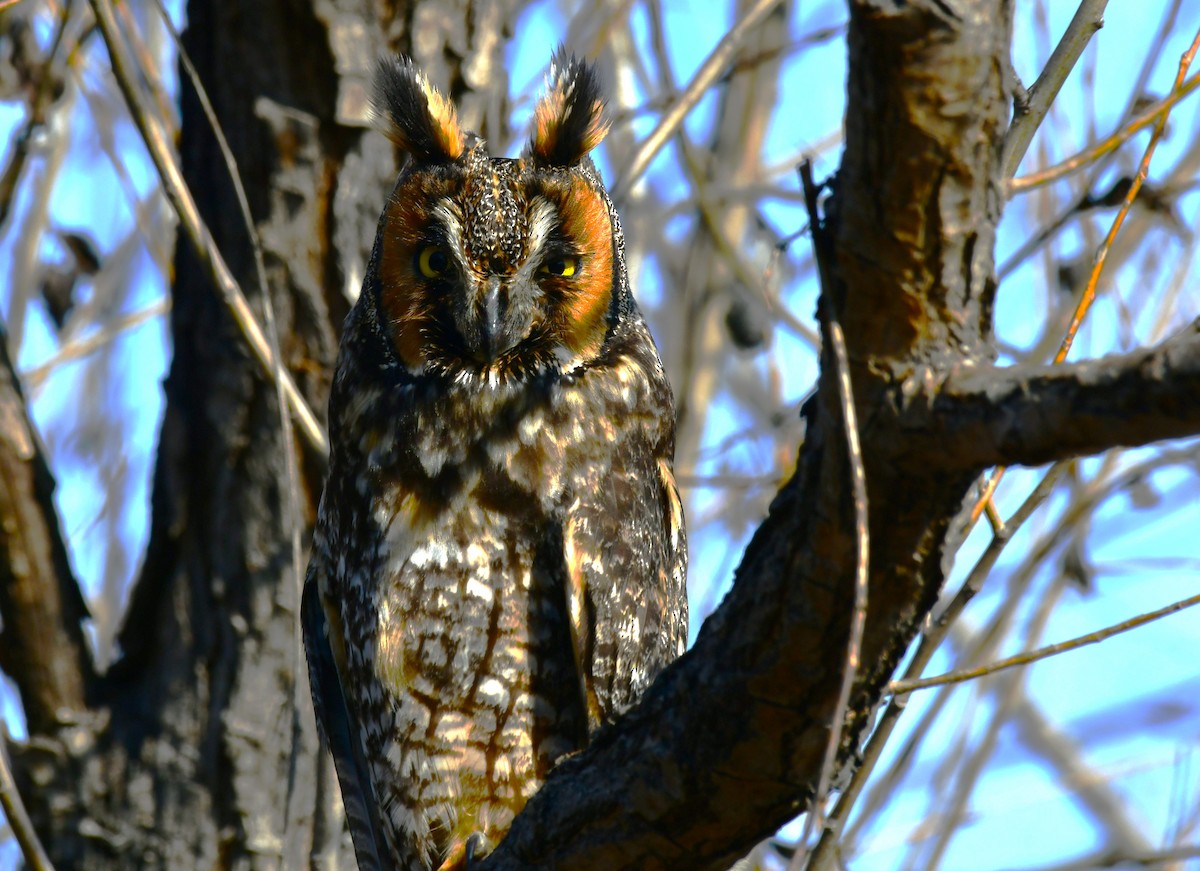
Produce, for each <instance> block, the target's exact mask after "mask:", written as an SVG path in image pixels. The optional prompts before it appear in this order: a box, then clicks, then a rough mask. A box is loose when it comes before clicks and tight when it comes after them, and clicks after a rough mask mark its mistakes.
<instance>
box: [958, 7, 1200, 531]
mask: <svg viewBox="0 0 1200 871" xmlns="http://www.w3.org/2000/svg"><path fill="white" fill-rule="evenodd" d="M1089 2H1099V0H1084V2H1083V3H1081V4H1080V7H1079V10H1077V11H1076V15H1075V19H1074V20H1072V22H1071V26H1072V27H1074V26H1075V21H1076V20H1078V19H1079V13H1080V12H1081V11H1082V10H1083V8H1084V7H1085V6H1087V5H1088V3H1089ZM1105 2H1107V0H1105ZM1099 7H1100V9H1099V11H1100V12H1103V8H1104V2H1099ZM1068 30H1069V29H1068ZM1093 32H1094V31H1093ZM1089 38H1090V34H1089ZM1063 39H1064V40H1065V39H1066V37H1065V36H1064V37H1063ZM1084 43H1085V44H1086V40H1084ZM1061 46H1062V43H1060V44H1059V47H1060V48H1061ZM1198 46H1200V31H1198V32H1197V34H1196V38H1195V39H1194V40H1193V41H1192V45H1191V47H1190V48H1189V49H1188V50H1187V51H1186V52H1184V54H1183V57H1181V58H1180V59H1179V72H1178V73H1177V74H1176V76H1175V83H1174V85H1173V86H1172V88H1171V90H1172V91H1178V90H1179V89H1180V88H1181V87H1182V85H1183V81H1184V78H1185V76H1186V75H1187V71H1188V67H1189V66H1190V65H1191V62H1192V58H1193V57H1194V56H1195V53H1196V49H1197V47H1198ZM1080 51H1082V46H1080ZM1055 54H1056V55H1057V54H1058V51H1057V50H1055ZM1051 60H1052V61H1053V58H1051ZM1073 62H1074V61H1072V63H1073ZM1047 67H1049V64H1048V65H1047ZM1040 81H1041V79H1039V82H1040ZM1060 84H1061V83H1060ZM1172 105H1173V104H1172ZM1169 114H1170V109H1169V107H1168V108H1167V109H1165V110H1163V111H1162V112H1160V113H1158V114H1157V115H1156V120H1155V122H1154V132H1153V133H1151V135H1150V142H1149V143H1147V145H1146V150H1145V152H1144V153H1143V154H1142V159H1141V162H1140V163H1139V164H1138V170H1137V173H1136V174H1135V175H1134V177H1133V183H1132V184H1130V186H1129V191H1128V192H1127V193H1126V194H1125V198H1124V200H1123V201H1122V203H1121V208H1120V210H1119V211H1118V212H1117V216H1116V217H1115V218H1114V219H1113V223H1112V226H1111V227H1110V228H1109V231H1108V234H1107V235H1106V236H1105V237H1104V242H1103V244H1101V246H1100V248H1099V249H1098V250H1097V251H1096V257H1095V259H1094V260H1093V262H1092V270H1091V273H1090V274H1089V275H1088V281H1087V285H1086V286H1085V287H1084V290H1083V293H1082V295H1081V296H1080V298H1079V302H1078V303H1077V304H1076V306H1075V312H1074V314H1072V316H1071V323H1070V325H1068V327H1067V331H1066V334H1065V335H1064V336H1063V340H1062V343H1061V344H1060V345H1059V348H1058V352H1057V353H1055V355H1054V361H1053V362H1054V363H1055V364H1058V363H1062V362H1063V361H1064V360H1066V359H1067V354H1068V353H1070V351H1071V345H1072V344H1074V342H1075V336H1076V334H1077V333H1078V332H1079V327H1080V326H1081V325H1082V324H1083V319H1084V318H1085V317H1086V316H1087V313H1088V311H1089V310H1090V309H1091V307H1092V303H1093V302H1094V301H1095V299H1096V288H1097V287H1098V286H1099V284H1100V274H1101V272H1103V270H1104V263H1105V261H1106V260H1107V259H1108V252H1109V251H1110V250H1112V245H1113V242H1114V241H1116V238H1117V233H1119V232H1120V230H1121V226H1122V225H1123V224H1124V223H1125V217H1126V216H1127V215H1128V214H1129V210H1130V208H1132V207H1133V201H1134V199H1136V198H1137V195H1138V191H1140V190H1141V189H1142V183H1143V182H1145V180H1146V175H1147V173H1148V172H1149V170H1150V158H1151V157H1153V155H1154V149H1155V148H1157V147H1158V141H1159V139H1161V138H1162V134H1163V131H1164V130H1165V129H1166V125H1167V116H1168V115H1169ZM1030 135H1031V136H1032V133H1030ZM1025 147H1028V142H1026V143H1025ZM1021 153H1022V154H1023V153H1024V148H1022V150H1021ZM1016 160H1017V162H1020V155H1017V157H1016ZM1005 167H1006V169H1007V167H1008V162H1007V161H1006V162H1005ZM1015 171H1016V166H1015V165H1014V166H1012V172H1015ZM1011 174H1012V173H1011V172H1008V173H1007V175H1011ZM1004 471H1005V470H1004V467H1003V466H998V467H997V468H996V469H995V470H994V471H993V472H992V475H991V477H990V478H989V480H988V483H987V486H986V488H985V490H984V493H983V495H982V496H981V497H980V499H979V501H978V502H976V504H975V506H974V508H973V509H972V510H971V523H972V525H973V524H974V523H975V522H976V521H977V520H978V519H979V517H980V515H981V514H982V513H983V511H984V509H985V508H986V506H987V504H988V502H989V501H991V498H992V494H993V493H994V492H995V490H996V487H997V486H999V484H1000V481H1001V479H1002V478H1003V477H1004Z"/></svg>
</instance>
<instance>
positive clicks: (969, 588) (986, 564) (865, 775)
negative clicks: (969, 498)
mask: <svg viewBox="0 0 1200 871" xmlns="http://www.w3.org/2000/svg"><path fill="white" fill-rule="evenodd" d="M1064 468H1065V463H1057V464H1055V465H1054V466H1052V467H1051V468H1050V469H1049V470H1047V472H1046V474H1045V475H1043V476H1042V480H1041V481H1039V482H1038V485H1037V486H1036V487H1035V488H1034V489H1033V492H1031V493H1030V494H1029V495H1028V496H1027V497H1026V498H1025V501H1024V502H1022V503H1021V506H1020V507H1019V508H1018V509H1017V510H1016V511H1015V512H1013V514H1012V516H1011V517H1009V519H1008V521H1007V522H1005V523H1004V524H1002V525H1001V527H1000V529H998V530H996V532H995V533H994V534H993V535H992V540H991V543H990V544H988V547H987V549H986V550H985V551H984V552H983V554H982V556H980V557H979V559H978V560H977V561H976V562H975V565H974V566H973V567H972V569H971V571H970V572H969V573H968V575H967V579H966V581H964V582H963V585H962V587H960V588H959V591H958V593H957V595H956V596H955V597H954V599H953V600H952V601H951V603H950V605H949V606H947V608H946V609H945V610H944V611H943V612H942V613H941V615H939V617H938V619H937V620H935V621H934V623H933V625H932V626H930V628H929V629H928V630H927V631H926V632H925V634H924V635H923V636H922V637H921V642H920V644H919V645H918V646H917V652H916V653H915V654H914V655H913V659H912V661H911V662H910V663H909V664H908V668H907V669H906V670H905V678H906V679H907V678H912V677H916V676H918V675H920V674H921V672H922V671H923V670H924V669H925V667H926V666H927V665H929V661H930V660H931V659H933V654H934V653H935V652H936V651H937V649H938V648H939V647H940V646H941V644H942V641H943V640H944V639H945V637H946V633H947V632H948V631H949V630H950V627H951V626H952V625H953V624H954V622H955V620H957V618H958V616H959V615H960V614H961V613H962V612H963V610H965V609H966V607H967V603H968V602H970V601H971V599H973V598H974V597H975V594H976V593H977V592H978V591H979V590H980V589H981V588H982V587H983V581H984V579H985V578H987V576H988V575H989V574H990V573H991V571H992V568H993V567H994V566H995V565H996V562H997V560H999V558H1000V554H1001V553H1003V551H1004V549H1005V547H1007V546H1008V543H1009V542H1010V541H1012V538H1013V536H1014V535H1016V533H1017V531H1018V530H1019V529H1020V528H1021V527H1022V526H1024V525H1025V522H1026V521H1027V520H1028V519H1029V518H1030V517H1032V516H1033V513H1034V511H1036V510H1037V508H1038V507H1039V506H1041V505H1042V503H1043V502H1045V501H1046V499H1048V498H1049V497H1050V494H1051V493H1053V492H1054V487H1055V485H1056V484H1057V483H1058V479H1059V476H1060V475H1061V474H1062V471H1063V469H1064ZM907 704H908V699H907V698H906V697H904V696H897V697H893V698H892V700H891V701H890V702H889V703H888V706H887V708H886V709H885V710H884V712H883V715H882V716H881V717H880V719H879V723H878V725H876V727H875V730H874V731H873V732H872V733H871V738H870V740H869V741H868V742H867V746H866V748H865V750H864V751H863V760H862V764H861V765H859V767H858V768H857V769H856V770H855V772H854V775H853V776H852V777H851V779H850V784H849V785H848V786H847V787H846V789H845V790H844V791H843V792H842V794H841V795H840V796H839V797H838V801H837V804H836V805H835V806H834V809H833V812H832V813H831V814H830V816H829V824H828V825H827V826H826V828H825V831H824V832H822V834H821V840H820V841H819V842H818V844H817V847H816V849H815V850H814V851H813V857H812V862H811V863H810V865H809V867H810V869H812V871H821V869H825V868H829V867H832V865H831V864H830V863H831V862H832V860H833V858H834V853H835V851H836V849H837V841H838V837H839V835H840V833H841V829H842V826H844V825H845V822H846V820H847V819H848V818H849V816H850V811H851V810H852V809H853V807H854V803H855V802H856V801H857V800H858V796H859V795H860V794H861V793H862V790H863V787H864V786H866V783H867V780H868V779H869V777H870V775H871V772H872V771H874V770H875V766H876V765H877V764H878V762H879V758H880V757H881V756H882V755H883V748H884V746H885V745H886V744H887V741H888V739H889V738H891V736H892V733H893V732H894V731H895V729H896V725H897V723H898V722H899V720H900V715H901V714H902V713H904V708H905V707H906V706H907Z"/></svg>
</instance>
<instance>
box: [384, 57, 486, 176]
mask: <svg viewBox="0 0 1200 871" xmlns="http://www.w3.org/2000/svg"><path fill="white" fill-rule="evenodd" d="M371 107H372V109H373V110H374V112H375V117H376V119H377V120H378V126H379V129H380V132H382V133H383V134H384V135H385V136H386V137H387V138H388V139H390V140H391V141H392V142H393V143H395V144H396V145H397V146H398V147H399V148H401V149H403V150H404V151H407V152H408V153H409V154H411V155H412V156H413V157H414V158H415V159H417V160H419V161H422V162H426V163H444V162H446V161H453V160H458V158H459V157H461V156H462V153H463V145H464V141H465V138H464V136H463V131H462V128H461V127H459V126H458V112H457V111H455V109H454V104H453V103H451V102H450V100H449V98H448V97H446V95H445V94H443V93H442V92H441V91H439V90H438V89H437V88H435V87H434V86H433V85H432V84H430V83H429V80H428V79H427V78H425V74H424V73H422V72H421V71H420V70H419V69H417V67H416V65H414V64H413V62H412V61H411V60H409V59H408V58H402V57H383V58H380V59H379V64H378V66H377V67H376V68H375V92H374V94H373V95H372V99H371Z"/></svg>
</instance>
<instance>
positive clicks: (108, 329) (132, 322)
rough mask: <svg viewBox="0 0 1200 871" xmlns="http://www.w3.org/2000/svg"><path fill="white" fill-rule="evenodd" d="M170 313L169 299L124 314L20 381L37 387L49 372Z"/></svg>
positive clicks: (70, 346) (22, 375) (64, 347)
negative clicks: (149, 321) (128, 331)
mask: <svg viewBox="0 0 1200 871" xmlns="http://www.w3.org/2000/svg"><path fill="white" fill-rule="evenodd" d="M170 310H171V301H170V300H169V299H160V300H159V301H158V302H153V303H151V304H150V305H148V306H146V307H145V308H143V309H139V310H138V311H135V312H131V313H130V314H127V315H121V317H119V318H113V319H112V320H111V321H109V322H108V323H106V324H104V326H103V327H102V328H101V329H100V331H99V332H97V333H93V334H92V335H90V336H85V337H84V338H82V339H77V340H75V341H73V342H71V343H70V344H67V345H64V346H63V347H62V348H61V349H60V350H59V352H58V353H57V354H55V355H54V356H53V357H52V358H50V359H49V360H47V361H46V362H45V363H43V364H42V365H40V366H35V367H34V368H33V369H30V370H28V371H26V372H23V373H21V380H22V381H24V382H25V383H26V384H27V385H29V387H31V388H37V387H39V386H40V385H41V384H42V382H44V381H45V380H46V378H47V377H49V375H50V373H51V372H53V371H54V370H55V369H57V368H58V367H59V366H61V365H63V364H64V363H68V362H70V361H71V360H78V359H80V358H82V357H86V356H87V355H88V354H91V353H93V352H94V351H98V350H99V349H101V348H103V347H104V346H105V345H107V344H108V343H109V342H112V341H115V340H116V339H117V338H118V337H119V336H120V335H121V334H122V333H124V332H126V331H127V330H132V329H133V328H134V327H136V326H139V325H141V324H144V323H145V322H146V321H148V320H152V319H153V318H157V317H161V316H162V315H165V314H166V313H167V312H169V311H170Z"/></svg>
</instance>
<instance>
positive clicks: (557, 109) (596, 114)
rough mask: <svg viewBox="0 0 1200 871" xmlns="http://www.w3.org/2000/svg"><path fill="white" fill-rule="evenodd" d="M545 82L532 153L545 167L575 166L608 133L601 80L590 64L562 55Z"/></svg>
mask: <svg viewBox="0 0 1200 871" xmlns="http://www.w3.org/2000/svg"><path fill="white" fill-rule="evenodd" d="M546 81H547V86H546V94H545V96H543V97H542V99H541V100H539V101H538V104H537V108H536V109H534V112H533V119H534V120H533V136H532V138H531V139H530V142H529V150H530V151H531V152H532V153H533V156H534V157H535V159H537V160H538V161H539V162H540V163H542V164H545V165H549V166H574V165H575V164H577V163H579V161H581V160H582V159H583V158H584V157H585V156H586V155H587V153H588V152H589V151H591V150H592V149H593V148H595V147H596V146H597V145H599V144H600V142H601V141H602V140H603V139H604V137H605V135H606V134H607V133H608V124H609V122H608V120H607V119H606V118H605V117H604V94H603V92H602V90H601V88H600V78H599V76H598V75H597V73H596V68H595V67H593V66H592V65H591V64H589V63H587V62H586V61H582V60H579V59H577V58H576V57H574V56H573V55H572V56H568V55H567V54H566V52H565V51H559V52H558V53H557V54H556V55H555V56H554V61H553V62H552V63H551V65H550V73H549V75H548V76H547V77H546Z"/></svg>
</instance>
